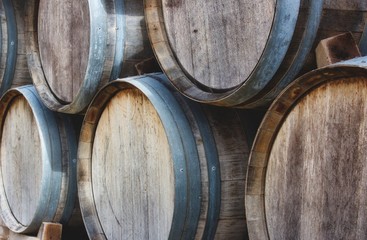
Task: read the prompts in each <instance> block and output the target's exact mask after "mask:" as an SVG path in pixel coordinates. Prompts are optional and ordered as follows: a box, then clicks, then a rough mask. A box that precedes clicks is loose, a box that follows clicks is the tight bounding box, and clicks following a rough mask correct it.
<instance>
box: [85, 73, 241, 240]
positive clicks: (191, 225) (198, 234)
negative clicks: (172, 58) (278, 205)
mask: <svg viewBox="0 0 367 240" xmlns="http://www.w3.org/2000/svg"><path fill="white" fill-rule="evenodd" d="M149 78H150V79H149ZM162 85H165V86H164V87H163V86H162ZM131 87H133V88H137V89H139V91H142V92H144V94H147V95H149V98H150V100H151V101H152V102H155V103H156V104H158V105H159V104H161V103H162V102H161V101H162V100H163V101H164V102H166V103H165V104H168V105H166V106H164V104H163V105H161V107H159V106H158V105H155V106H156V107H157V111H159V112H160V114H159V115H160V117H161V119H165V121H167V122H168V121H170V120H169V118H170V116H169V115H170V114H171V113H168V117H167V115H166V116H164V115H165V114H167V107H168V108H170V110H169V111H173V112H174V115H173V116H171V117H173V118H175V120H174V121H177V122H179V124H178V125H179V128H181V129H179V130H178V131H179V132H180V131H181V134H182V129H185V128H186V130H187V127H190V126H188V123H187V122H186V123H185V121H187V120H182V119H181V120H180V119H178V118H177V117H178V116H180V115H181V117H182V116H183V117H184V118H188V119H190V120H189V122H190V125H192V126H193V125H196V128H198V129H200V131H201V134H202V137H203V138H204V139H206V140H205V141H201V140H198V139H196V140H194V139H193V136H192V135H191V134H189V135H187V136H186V137H185V138H183V137H181V138H183V139H185V140H190V139H192V140H190V141H188V142H190V143H189V144H187V143H185V144H186V146H185V147H184V148H185V149H186V150H185V151H188V152H190V151H191V152H192V153H191V157H190V159H191V160H194V159H196V161H197V160H198V159H197V156H195V154H197V151H198V150H197V149H196V147H195V146H193V145H192V144H193V141H199V144H204V145H206V146H205V155H208V156H210V158H211V159H206V161H208V165H209V166H211V167H212V169H209V167H208V169H207V171H208V177H209V178H210V179H211V180H210V184H211V187H210V188H211V190H209V191H211V193H209V194H210V196H211V197H210V200H209V203H208V205H207V206H206V207H207V209H208V210H200V202H198V201H197V199H196V200H195V199H190V200H187V201H186V203H184V204H183V203H180V200H179V199H181V201H184V200H183V199H185V197H184V195H185V193H184V192H182V191H184V190H182V189H179V188H176V190H175V192H176V194H177V196H181V197H177V198H176V197H175V199H176V200H175V201H176V202H175V212H176V210H177V211H178V212H176V213H175V214H176V215H175V216H174V220H173V223H172V228H171V230H170V236H169V239H178V238H179V239H188V238H190V239H191V238H195V239H199V238H200V239H201V238H207V237H208V238H213V237H216V238H219V239H221V238H226V236H225V235H223V234H225V233H227V234H228V233H233V236H236V237H237V238H238V237H239V236H241V238H246V234H247V232H246V226H245V222H244V221H240V220H237V222H238V223H236V222H235V221H236V219H232V224H233V225H236V226H235V227H233V226H231V225H229V226H228V225H227V226H226V224H229V222H228V221H226V219H221V218H222V217H223V216H222V214H223V213H220V211H222V210H223V209H225V207H224V205H221V200H220V199H221V197H220V195H221V194H223V192H222V193H221V190H220V188H221V176H220V175H221V174H220V171H221V170H220V163H219V161H220V159H221V157H220V156H219V157H218V153H217V150H216V149H215V146H213V145H212V144H215V140H218V139H217V137H213V133H212V132H211V130H210V128H211V127H210V126H209V124H208V122H207V121H208V120H206V119H205V118H207V117H208V116H209V115H208V114H210V112H211V110H210V108H211V107H209V108H208V109H207V111H203V110H202V109H200V107H199V106H198V105H196V103H190V102H187V99H184V98H183V97H182V96H181V94H179V93H177V92H176V93H174V98H172V97H173V96H172V93H170V92H169V91H168V90H167V89H171V86H169V84H168V83H167V80H166V79H165V78H164V76H163V75H161V74H159V75H153V74H151V75H149V76H145V77H134V78H131V79H130V78H127V79H123V80H116V81H113V82H111V83H110V84H108V85H106V86H105V87H104V88H103V89H102V90H100V91H99V93H98V94H97V95H96V97H95V99H94V100H93V101H92V103H91V105H90V107H89V109H88V110H87V112H86V116H85V119H84V122H83V126H82V131H81V135H80V136H81V138H80V141H79V151H78V192H79V201H80V205H81V211H82V215H83V220H84V225H85V226H86V229H87V232H88V235H89V237H90V238H92V239H107V237H106V235H105V234H104V231H103V228H102V226H101V223H100V220H99V219H98V212H97V210H96V206H95V205H94V204H95V203H94V200H93V199H94V198H93V195H92V192H93V187H92V183H91V179H92V176H91V164H92V163H91V162H92V161H91V151H92V150H91V149H92V147H93V139H94V134H95V129H96V127H97V124H98V119H99V117H100V116H101V114H102V112H103V108H104V106H105V105H106V104H107V102H108V101H109V100H110V99H111V98H112V97H113V96H114V95H115V94H117V93H118V92H119V91H121V90H123V89H126V88H131ZM166 88H167V89H166ZM170 91H172V89H171V90H170ZM152 94H153V95H154V94H157V96H153V97H152ZM154 98H157V99H154ZM159 98H160V99H159ZM176 101H178V102H176ZM177 104H179V105H181V106H182V107H183V109H184V110H179V108H180V107H179V108H178V109H175V106H176V107H177V106H179V105H177ZM159 108H161V109H159ZM164 108H166V109H164ZM165 111H166V113H164V112H165ZM182 111H184V112H185V113H183V112H182ZM182 114H183V115H182ZM185 115H186V117H185ZM212 117H213V118H216V116H215V114H213V116H212ZM242 117H244V118H246V117H248V116H247V115H246V114H244V115H242ZM198 119H199V120H198ZM241 120H243V119H241ZM171 121H172V119H171ZM195 121H197V122H195ZM201 121H202V122H201ZM165 124H166V123H165ZM166 125H167V126H169V128H171V129H174V128H175V127H174V126H172V124H171V125H170V124H169V123H168V124H166ZM173 125H175V124H173ZM182 126H184V127H182ZM185 126H186V127H185ZM166 130H167V129H166ZM175 131H176V134H177V130H175ZM241 133H243V132H241ZM217 134H219V135H220V134H221V133H217ZM190 135H191V136H190ZM176 137H177V136H176ZM171 138H172V137H171ZM171 140H172V139H171ZM173 141H175V144H172V145H174V146H176V147H177V149H178V150H179V149H180V148H182V147H179V145H180V144H182V143H179V142H178V139H173ZM246 141H247V139H246V140H245V139H243V138H242V137H240V138H239V142H241V143H245V142H246ZM184 142H185V141H184ZM197 143H198V142H197ZM190 145H191V146H190ZM176 147H175V150H176ZM187 149H191V150H187ZM221 151H222V150H221ZM195 152H196V153H195ZM186 154H188V153H186ZM193 154H194V155H193ZM244 157H245V156H244ZM218 158H219V159H218ZM245 158H246V157H245ZM203 160H205V159H203ZM203 160H201V161H203ZM244 161H246V160H245V159H244ZM190 162H193V163H189V162H188V163H186V164H189V165H188V166H187V169H186V167H185V164H184V163H179V162H177V164H176V166H175V175H176V176H177V175H180V174H182V171H183V172H186V171H188V172H190V174H189V175H190V177H189V178H190V180H189V181H188V182H190V181H194V182H200V176H198V174H200V173H198V172H196V173H195V171H194V170H195V168H196V167H195V166H196V163H195V161H190ZM241 162H242V160H241ZM243 164H244V165H245V163H243ZM190 165H191V167H190ZM225 168H226V167H224V169H225ZM197 169H199V167H197ZM202 171H205V169H204V170H203V169H202ZM226 171H228V170H226ZM195 178H196V180H194V179H195ZM180 179H181V180H178V182H181V181H182V177H181V178H180ZM183 180H184V179H183ZM243 180H244V179H243ZM222 181H224V182H225V181H226V180H222ZM187 184H189V183H187ZM189 185H190V184H189ZM197 185H200V184H196V185H195V184H194V185H191V186H190V188H191V189H192V192H191V191H190V195H191V194H193V195H194V196H199V195H200V191H201V190H199V189H198V186H197ZM198 194H199V195H198ZM239 195H241V193H239ZM188 198H189V197H188ZM193 198H196V197H193ZM242 202H243V200H241V201H240V202H239V203H240V204H242ZM176 204H177V205H176ZM182 204H183V205H182ZM224 204H228V200H224ZM180 205H181V207H182V206H186V208H181V207H178V206H180ZM176 206H177V208H176ZM188 206H189V208H190V209H191V211H189V210H188V209H187V207H188ZM185 209H186V210H185ZM221 209H222V210H221ZM239 209H241V207H239ZM182 210H183V211H184V212H185V211H189V212H191V213H188V214H187V213H184V212H182ZM200 211H201V212H202V211H204V212H206V211H207V212H208V213H207V214H208V215H207V217H208V219H207V220H206V222H205V223H204V225H205V226H204V227H203V228H201V229H200V230H197V229H196V228H197V227H198V226H196V225H197V224H198V221H199V222H200V221H201V222H202V220H198V217H199V216H198V214H199V212H200ZM224 212H225V210H224ZM237 213H238V211H237ZM201 214H203V213H201ZM238 214H241V211H240V213H238ZM185 215H186V216H187V217H188V218H189V219H191V220H186V221H185V220H183V219H181V220H180V218H182V217H183V216H185ZM241 216H242V215H241ZM242 220H244V219H242ZM201 224H202V223H201ZM183 226H185V227H184V228H183ZM217 227H218V228H217ZM183 229H186V230H183ZM218 229H219V230H218ZM234 229H237V230H239V231H238V233H236V231H234V232H233V230H234ZM217 230H218V232H219V233H218V232H217V233H216V231H217ZM227 237H228V235H227Z"/></svg>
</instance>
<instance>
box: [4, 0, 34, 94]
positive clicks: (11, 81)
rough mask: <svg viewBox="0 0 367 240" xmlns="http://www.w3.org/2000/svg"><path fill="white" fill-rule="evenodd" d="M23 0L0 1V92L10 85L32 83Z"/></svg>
mask: <svg viewBox="0 0 367 240" xmlns="http://www.w3.org/2000/svg"><path fill="white" fill-rule="evenodd" d="M24 14H25V2H24V1H21V0H3V1H1V2H0V82H1V83H0V94H1V95H2V94H4V92H5V91H6V90H8V89H9V88H11V87H16V86H20V85H25V84H30V83H32V79H31V77H30V74H29V70H28V65H27V58H26V47H25V32H24V31H25V27H24V24H25V23H24Z"/></svg>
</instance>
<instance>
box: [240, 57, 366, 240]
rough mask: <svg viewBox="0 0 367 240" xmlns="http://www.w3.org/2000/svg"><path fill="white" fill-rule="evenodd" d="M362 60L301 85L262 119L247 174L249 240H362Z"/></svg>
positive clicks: (288, 91)
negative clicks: (321, 239) (347, 239)
mask: <svg viewBox="0 0 367 240" xmlns="http://www.w3.org/2000/svg"><path fill="white" fill-rule="evenodd" d="M365 60H366V59H365V58H360V59H355V60H353V61H350V62H344V63H342V64H336V65H333V66H329V67H326V68H324V69H320V70H316V71H313V72H311V73H309V74H306V75H304V76H302V77H300V78H299V79H297V80H296V81H295V82H294V83H292V84H291V85H290V86H289V87H288V88H287V89H285V91H283V92H282V94H281V95H280V96H279V97H278V98H277V99H276V100H275V101H274V103H273V104H272V106H271V107H270V108H269V110H268V111H267V113H266V115H265V117H264V120H263V121H262V123H261V125H260V128H259V130H258V133H257V136H256V138H255V142H254V145H253V147H252V150H251V156H250V163H249V169H248V177H247V187H246V201H245V204H246V215H247V223H248V230H249V235H250V236H252V237H254V238H257V239H314V238H318V237H320V236H325V238H330V237H331V238H340V237H341V238H349V237H350V236H353V238H364V236H365V234H366V231H365V228H364V226H363V223H362V222H363V221H361V219H365V218H366V217H367V211H366V209H367V205H366V198H365V196H364V194H363V192H364V191H365V190H364V189H366V187H367V185H366V172H365V169H366V168H365V167H364V165H365V151H364V149H363V147H362V148H361V146H364V144H365V138H366V136H365V126H366V121H365V119H367V118H366V116H365V115H366V109H367V108H366V107H367V106H366V101H365V99H366V98H365V96H366V94H367V70H366V69H365V67H366V65H365V63H366V62H365ZM358 62H359V63H360V66H358V64H357V63H358Z"/></svg>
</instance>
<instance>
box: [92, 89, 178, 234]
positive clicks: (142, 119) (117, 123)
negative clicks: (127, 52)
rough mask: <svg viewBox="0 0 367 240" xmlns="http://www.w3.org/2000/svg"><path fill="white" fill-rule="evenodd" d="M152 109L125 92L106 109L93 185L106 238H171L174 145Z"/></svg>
mask: <svg viewBox="0 0 367 240" xmlns="http://www.w3.org/2000/svg"><path fill="white" fill-rule="evenodd" d="M167 141H168V140H167V137H166V134H165V131H164V128H163V126H162V123H161V120H160V118H159V116H158V114H157V112H156V110H155V109H154V107H153V105H152V104H151V103H150V102H149V100H148V99H147V98H146V97H145V96H144V95H143V94H142V93H141V92H139V90H131V89H128V90H124V91H121V92H119V93H118V94H117V95H116V96H114V97H113V98H112V99H111V100H110V102H109V103H108V104H107V106H106V108H105V109H104V110H103V113H102V115H101V118H100V119H99V122H98V126H97V129H96V134H95V138H94V144H93V153H92V185H93V192H94V201H95V206H96V210H97V214H98V218H99V221H100V224H101V226H102V228H103V230H104V233H105V235H106V237H107V238H108V239H167V238H168V236H169V231H170V229H171V224H172V217H173V209H174V191H175V183H174V176H173V163H172V157H171V153H170V147H169V144H168V142H167Z"/></svg>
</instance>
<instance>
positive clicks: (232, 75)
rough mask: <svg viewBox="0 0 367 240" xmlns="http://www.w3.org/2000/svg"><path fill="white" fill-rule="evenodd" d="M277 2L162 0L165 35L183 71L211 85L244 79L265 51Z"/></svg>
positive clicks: (224, 86)
mask: <svg viewBox="0 0 367 240" xmlns="http://www.w3.org/2000/svg"><path fill="white" fill-rule="evenodd" d="M275 4H276V1H266V0H261V1H217V0H216V1H204V0H201V1H190V0H189V1H182V0H174V1H172V0H163V1H162V8H163V14H164V19H165V26H166V31H167V35H168V39H169V42H170V44H171V48H172V51H173V52H174V54H175V55H176V58H177V59H178V61H179V63H180V64H181V67H182V68H183V70H184V71H185V72H187V73H188V74H189V75H191V76H192V77H194V78H195V79H197V80H198V81H200V83H202V84H204V85H206V86H208V87H211V88H217V89H227V88H231V87H235V86H237V85H239V84H240V83H241V82H243V81H245V80H246V79H247V78H248V76H249V75H250V74H251V72H252V71H253V70H254V68H255V66H256V65H257V63H258V61H259V59H260V57H261V55H262V53H263V51H264V48H265V45H266V43H267V40H268V37H269V34H270V30H271V26H272V23H273V19H274V14H275Z"/></svg>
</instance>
